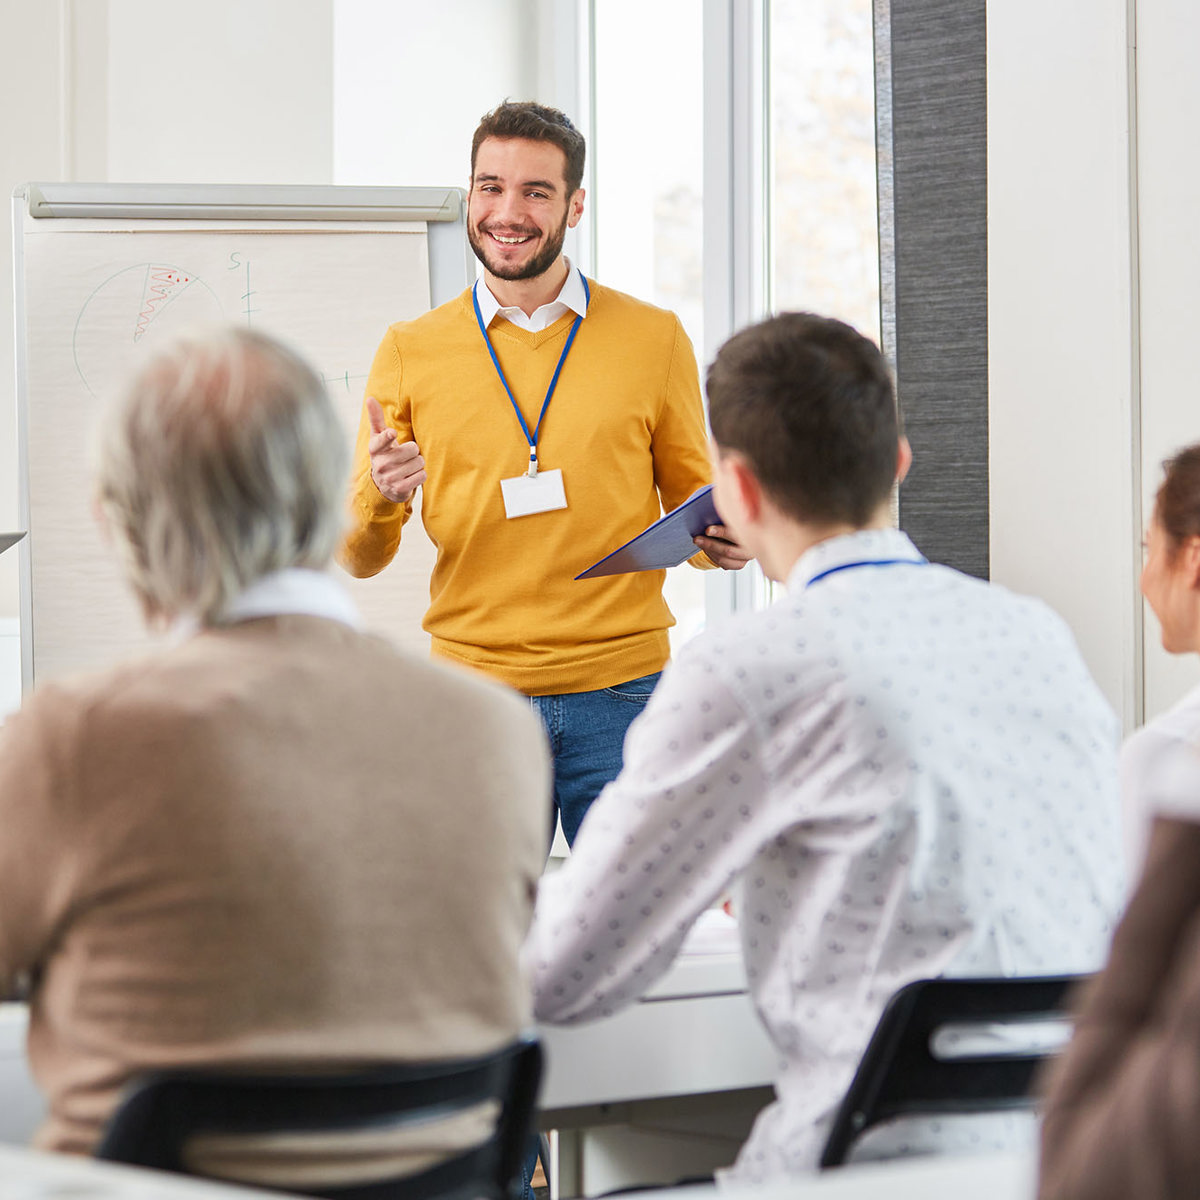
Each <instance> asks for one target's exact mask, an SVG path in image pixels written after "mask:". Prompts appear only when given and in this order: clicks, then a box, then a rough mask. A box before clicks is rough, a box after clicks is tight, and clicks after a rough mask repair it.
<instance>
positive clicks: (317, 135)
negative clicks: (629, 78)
mask: <svg viewBox="0 0 1200 1200" xmlns="http://www.w3.org/2000/svg"><path fill="white" fill-rule="evenodd" d="M574 8H575V6H574V5H573V4H569V3H568V4H566V5H564V4H562V3H560V2H559V0H457V2H456V3H453V4H442V5H433V6H431V5H428V4H426V3H424V2H423V0H206V3H204V4H203V5H201V4H194V3H183V2H181V0H170V2H164V0H57V2H54V3H51V2H50V0H38V2H36V3H33V2H31V0H0V29H3V30H4V37H3V39H0V187H2V188H3V195H4V200H5V203H4V211H3V216H2V217H0V222H2V223H3V229H2V230H0V280H3V281H4V282H3V286H0V531H3V530H6V529H15V528H16V527H17V454H16V429H15V392H14V386H15V380H14V365H13V342H12V337H11V334H10V331H11V330H12V327H13V320H12V307H11V304H12V292H11V287H10V286H9V284H8V282H7V281H8V280H10V279H11V277H12V263H11V232H10V231H11V226H10V208H9V205H8V203H7V197H8V196H9V195H10V194H11V193H12V190H13V188H14V187H15V186H16V185H17V184H19V183H24V182H27V181H30V180H47V181H48V180H61V179H73V180H81V181H92V182H96V181H107V180H113V181H118V182H132V183H138V182H185V183H330V182H342V183H348V182H355V183H388V184H409V183H435V184H436V183H464V182H465V180H466V174H467V169H468V162H469V148H470V136H471V132H472V130H473V129H474V127H475V124H476V123H477V121H478V119H479V116H480V115H481V114H482V113H483V112H484V111H486V110H487V109H488V108H491V107H492V106H493V105H495V104H496V103H497V102H498V101H500V100H501V99H503V98H504V97H505V96H513V97H524V96H529V95H533V94H534V93H535V91H536V88H537V80H538V78H541V77H545V78H547V79H548V80H549V86H550V87H551V89H552V90H554V91H555V94H556V95H558V94H560V93H561V92H562V89H563V88H564V87H566V86H568V85H567V84H564V82H563V81H564V79H567V80H571V79H573V78H574V76H575V63H574V61H572V60H569V56H566V55H564V53H563V50H562V47H563V45H564V40H563V39H564V32H566V31H570V32H573V31H574V24H573V22H574V16H575V14H574ZM566 17H570V20H568V21H564V18H566ZM381 321H382V318H381ZM16 564H17V556H16V552H15V551H13V552H10V553H9V554H7V555H4V556H3V557H0V619H6V618H13V619H15V618H16V616H17V613H18V588H17V571H16Z"/></svg>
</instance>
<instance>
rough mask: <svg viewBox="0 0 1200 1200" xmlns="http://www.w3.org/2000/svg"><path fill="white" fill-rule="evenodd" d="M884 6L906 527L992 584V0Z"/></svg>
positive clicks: (891, 1) (880, 25) (885, 201)
mask: <svg viewBox="0 0 1200 1200" xmlns="http://www.w3.org/2000/svg"><path fill="white" fill-rule="evenodd" d="M875 7H876V39H877V58H878V60H879V63H880V71H879V74H880V76H881V79H880V87H879V89H878V92H879V94H878V109H879V117H878V131H879V138H880V143H881V144H880V153H879V164H880V209H881V224H882V225H883V226H884V228H885V229H886V228H887V227H888V225H889V223H890V232H891V237H890V238H888V239H882V238H881V245H882V246H884V247H885V249H884V254H885V255H886V253H887V249H886V247H887V246H888V243H889V242H890V243H891V246H892V255H893V258H892V261H891V262H886V261H885V262H884V263H883V264H882V271H881V275H882V278H883V283H884V286H883V292H882V296H883V300H882V303H883V310H884V311H883V325H884V330H885V335H884V344H885V348H886V349H887V350H888V351H889V352H890V353H891V355H892V357H893V361H894V362H895V364H896V374H897V382H898V389H899V395H900V404H901V408H902V410H903V413H904V419H905V426H906V430H907V432H908V436H909V439H910V440H911V442H912V444H913V450H914V454H915V460H914V463H913V468H912V472H911V473H910V475H909V477H908V480H907V482H906V483H905V484H904V486H903V487H902V488H901V490H900V524H901V526H902V527H903V528H904V529H905V530H906V531H907V532H908V533H909V534H910V535H911V536H912V538H913V540H914V541H915V542H916V543H917V545H918V546H920V547H921V549H922V550H923V551H924V552H925V553H926V554H927V555H928V556H929V558H930V559H932V560H934V561H936V562H943V563H947V564H949V565H950V566H954V567H957V568H959V569H960V570H963V571H967V572H969V573H970V574H972V575H978V576H980V577H982V578H986V577H987V575H988V364H987V79H986V65H987V55H986V51H987V46H986V18H985V7H984V0H876V6H875ZM889 67H890V71H889V70H888V68H889ZM889 138H890V144H889V142H888V139H889ZM889 167H890V173H889Z"/></svg>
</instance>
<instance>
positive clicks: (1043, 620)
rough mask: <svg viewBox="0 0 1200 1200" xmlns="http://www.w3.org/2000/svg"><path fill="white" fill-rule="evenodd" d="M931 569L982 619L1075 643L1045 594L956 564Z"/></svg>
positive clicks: (933, 574)
mask: <svg viewBox="0 0 1200 1200" xmlns="http://www.w3.org/2000/svg"><path fill="white" fill-rule="evenodd" d="M931 568H932V570H931V575H932V576H933V577H934V578H936V579H938V580H939V581H940V582H941V584H942V585H943V586H944V587H946V588H947V589H950V590H954V591H957V592H958V593H959V595H960V597H961V600H962V603H963V604H964V605H969V606H970V607H971V609H972V610H974V611H975V612H976V613H977V614H978V615H979V617H980V618H981V619H984V620H991V621H993V622H1002V623H1004V624H1007V625H1009V626H1010V627H1012V628H1013V629H1015V630H1019V631H1023V632H1026V633H1028V634H1029V635H1030V636H1036V637H1039V638H1049V639H1052V640H1061V641H1064V642H1067V643H1070V644H1071V645H1072V646H1073V645H1074V644H1075V636H1074V634H1073V633H1072V632H1071V627H1070V626H1069V625H1068V624H1067V622H1066V620H1065V619H1064V618H1063V617H1062V615H1061V614H1060V613H1058V612H1057V611H1055V609H1054V608H1052V607H1051V606H1050V605H1049V604H1048V603H1047V602H1046V601H1045V600H1043V599H1041V597H1039V596H1031V595H1029V594H1028V593H1026V592H1019V591H1016V590H1014V589H1013V588H1010V587H1008V586H1007V585H1005V584H1003V583H996V582H995V581H993V580H990V579H980V578H978V577H977V576H974V575H968V574H966V573H965V572H963V571H958V570H955V569H954V568H953V567H947V566H944V565H941V564H937V563H934V564H931Z"/></svg>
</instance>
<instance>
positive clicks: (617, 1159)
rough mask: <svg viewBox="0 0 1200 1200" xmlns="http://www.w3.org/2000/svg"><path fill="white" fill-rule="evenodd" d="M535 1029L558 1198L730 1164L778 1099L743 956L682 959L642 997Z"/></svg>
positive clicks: (771, 1059) (773, 1061)
mask: <svg viewBox="0 0 1200 1200" xmlns="http://www.w3.org/2000/svg"><path fill="white" fill-rule="evenodd" d="M539 1034H540V1036H541V1038H542V1043H543V1047H544V1049H545V1051H546V1077H545V1079H544V1081H543V1085H542V1094H541V1102H540V1106H541V1124H542V1127H543V1128H545V1129H557V1130H559V1131H560V1132H559V1138H558V1162H557V1167H558V1184H559V1188H560V1191H561V1194H562V1195H563V1196H575V1195H597V1194H599V1193H601V1192H605V1191H611V1190H612V1189H614V1188H619V1187H625V1186H628V1185H630V1184H635V1183H637V1184H645V1183H653V1182H656V1181H659V1182H669V1181H673V1180H676V1179H683V1178H687V1177H689V1176H696V1175H703V1174H707V1173H710V1172H712V1171H713V1170H714V1169H716V1168H717V1167H724V1166H728V1165H729V1164H730V1163H731V1162H732V1161H733V1159H734V1158H735V1157H736V1155H737V1152H738V1150H739V1149H740V1148H741V1145H742V1143H743V1142H744V1141H745V1140H746V1136H747V1135H748V1133H749V1132H750V1127H751V1125H752V1124H753V1122H754V1118H755V1117H756V1116H757V1115H758V1113H759V1111H760V1110H761V1109H762V1107H763V1106H764V1105H765V1104H768V1103H770V1101H771V1100H772V1099H773V1098H774V1092H773V1090H772V1088H771V1083H772V1081H773V1080H774V1078H775V1074H776V1055H775V1052H774V1049H773V1048H772V1046H771V1043H770V1041H769V1040H768V1038H767V1035H766V1032H765V1031H764V1030H763V1027H762V1025H761V1023H760V1022H759V1020H758V1016H757V1014H756V1013H755V1011H754V1007H753V1004H752V1003H751V1001H750V997H749V996H748V994H747V992H746V979H745V973H744V971H743V967H742V962H741V957H740V955H738V954H717V955H688V956H682V957H681V958H680V959H678V960H677V961H676V963H675V965H674V967H673V968H672V969H671V971H670V972H669V973H668V974H667V975H666V976H665V977H664V978H663V979H662V980H661V981H660V982H659V983H658V984H657V985H656V986H655V987H654V988H653V989H652V990H651V991H650V992H649V993H648V994H647V996H646V998H645V999H644V1000H642V1001H641V1002H640V1003H639V1004H635V1005H632V1006H631V1007H630V1008H628V1009H625V1010H624V1011H623V1012H620V1013H618V1014H617V1015H616V1016H614V1017H609V1018H607V1019H605V1020H601V1021H596V1022H592V1023H589V1024H585V1025H575V1026H569V1027H558V1028H555V1027H543V1028H542V1029H541V1030H539Z"/></svg>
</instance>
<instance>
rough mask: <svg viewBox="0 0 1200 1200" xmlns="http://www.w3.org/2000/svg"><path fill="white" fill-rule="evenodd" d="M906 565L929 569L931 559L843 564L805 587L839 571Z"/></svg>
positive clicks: (888, 559)
mask: <svg viewBox="0 0 1200 1200" xmlns="http://www.w3.org/2000/svg"><path fill="white" fill-rule="evenodd" d="M901 564H904V565H906V566H909V567H927V566H928V565H929V559H927V558H925V557H924V555H922V556H921V557H920V558H872V559H864V560H863V561H861V562H848V563H841V564H840V565H838V566H836V567H828V568H827V569H826V570H824V571H822V572H821V573H820V574H818V575H814V576H813V577H812V578H811V579H810V580H809V581H808V582H807V583H806V584H805V585H804V586H805V587H806V588H809V587H812V585H813V584H814V583H816V582H817V580H818V579H826V578H828V577H829V576H830V575H836V574H837V573H838V572H839V571H852V570H854V568H855V567H896V566H900V565H901Z"/></svg>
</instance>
